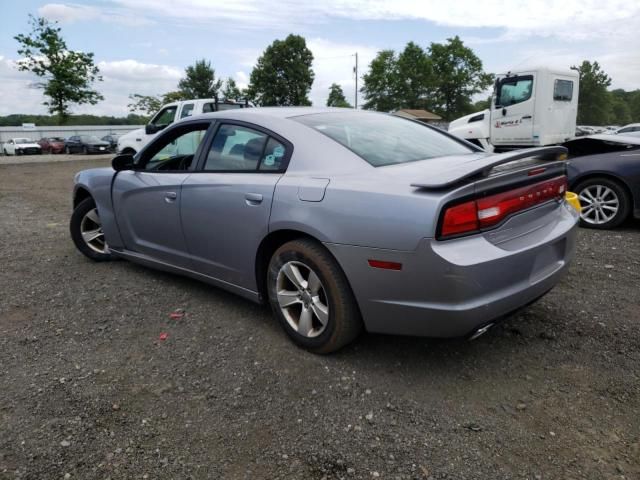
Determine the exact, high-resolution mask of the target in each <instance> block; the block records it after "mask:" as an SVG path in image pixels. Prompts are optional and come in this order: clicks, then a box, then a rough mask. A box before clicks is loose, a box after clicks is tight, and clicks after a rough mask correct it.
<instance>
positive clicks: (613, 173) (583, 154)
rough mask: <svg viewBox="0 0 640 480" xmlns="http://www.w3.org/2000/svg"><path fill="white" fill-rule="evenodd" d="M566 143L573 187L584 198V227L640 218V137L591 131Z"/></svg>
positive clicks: (611, 224) (610, 225)
mask: <svg viewBox="0 0 640 480" xmlns="http://www.w3.org/2000/svg"><path fill="white" fill-rule="evenodd" d="M565 145H566V146H567V148H568V149H569V156H570V158H571V160H570V162H569V167H568V173H569V189H570V190H571V191H573V192H576V193H577V194H578V196H579V198H580V203H581V204H582V213H581V214H580V224H581V225H582V226H583V227H589V228H600V229H608V228H614V227H617V226H618V225H620V224H621V223H622V222H624V221H625V220H626V219H627V218H629V217H634V218H640V137H623V136H622V135H591V136H589V137H584V138H579V139H575V140H572V141H570V142H567V143H566V144H565Z"/></svg>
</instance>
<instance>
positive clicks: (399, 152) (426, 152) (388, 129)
mask: <svg viewBox="0 0 640 480" xmlns="http://www.w3.org/2000/svg"><path fill="white" fill-rule="evenodd" d="M292 120H296V121H298V122H300V123H302V124H304V125H307V126H308V127H311V128H313V129H314V130H316V131H318V132H320V133H322V134H324V135H326V136H327V137H329V138H331V139H332V140H334V141H336V142H338V143H339V144H341V145H343V146H345V147H347V148H348V149H349V150H351V151H352V152H354V153H356V154H357V155H359V156H360V157H362V159H364V160H365V161H367V162H368V163H369V164H371V165H373V166H374V167H383V166H385V165H393V164H397V163H407V162H415V161H417V160H427V159H430V158H435V157H444V156H450V155H464V154H469V153H475V152H474V150H472V149H471V148H470V147H467V146H466V145H464V144H463V143H461V142H459V141H457V140H455V139H453V138H451V137H449V136H448V135H446V134H445V133H443V132H439V131H437V130H435V129H432V128H430V127H428V126H426V125H424V124H422V123H420V122H414V121H411V120H407V119H404V118H401V117H397V116H395V115H386V114H376V113H367V112H344V113H317V114H311V115H301V116H298V117H292Z"/></svg>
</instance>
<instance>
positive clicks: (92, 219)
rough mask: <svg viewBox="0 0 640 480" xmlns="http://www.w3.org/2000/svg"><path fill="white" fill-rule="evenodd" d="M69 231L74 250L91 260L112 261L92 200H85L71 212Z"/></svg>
mask: <svg viewBox="0 0 640 480" xmlns="http://www.w3.org/2000/svg"><path fill="white" fill-rule="evenodd" d="M69 230H70V232H71V239H72V240H73V243H74V244H75V246H76V248H77V249H78V250H80V252H81V253H82V254H84V255H85V256H87V257H89V258H90V259H91V260H95V261H96V262H104V261H107V260H112V259H113V255H111V253H110V252H109V246H108V245H107V242H106V240H105V237H104V232H103V230H102V222H101V221H100V216H99V215H98V209H97V208H96V204H95V202H94V201H93V198H85V199H84V200H83V201H81V202H80V203H79V204H78V206H77V207H76V208H75V209H74V210H73V214H72V215H71V222H70V224H69Z"/></svg>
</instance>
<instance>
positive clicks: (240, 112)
mask: <svg viewBox="0 0 640 480" xmlns="http://www.w3.org/2000/svg"><path fill="white" fill-rule="evenodd" d="M354 111H356V110H354V109H353V108H333V107H257V108H238V109H233V110H221V111H218V112H210V113H202V114H199V115H193V116H190V117H185V118H183V119H181V120H186V119H189V120H194V119H197V118H217V117H231V116H233V117H234V118H240V117H244V116H246V117H253V116H254V115H260V116H262V117H272V118H291V117H298V116H301V115H313V114H316V113H349V112H354ZM358 111H359V112H367V111H366V110H358ZM367 113H373V112H367Z"/></svg>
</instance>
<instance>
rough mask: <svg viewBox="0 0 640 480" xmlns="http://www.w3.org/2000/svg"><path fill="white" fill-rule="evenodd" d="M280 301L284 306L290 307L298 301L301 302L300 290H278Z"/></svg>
mask: <svg viewBox="0 0 640 480" xmlns="http://www.w3.org/2000/svg"><path fill="white" fill-rule="evenodd" d="M278 303H279V304H280V306H281V307H282V308H287V307H290V306H291V305H295V304H296V303H301V301H300V298H299V297H298V292H297V291H296V292H294V291H292V290H280V291H279V292H278Z"/></svg>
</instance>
